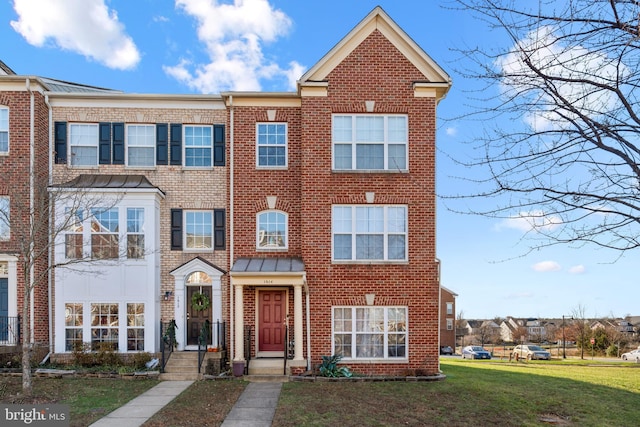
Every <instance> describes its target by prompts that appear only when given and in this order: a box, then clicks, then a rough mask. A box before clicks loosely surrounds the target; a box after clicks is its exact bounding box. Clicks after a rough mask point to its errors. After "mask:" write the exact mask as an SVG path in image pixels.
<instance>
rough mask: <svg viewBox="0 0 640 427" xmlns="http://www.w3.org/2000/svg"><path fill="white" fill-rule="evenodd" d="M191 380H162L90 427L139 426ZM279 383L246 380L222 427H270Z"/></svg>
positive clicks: (278, 393)
mask: <svg viewBox="0 0 640 427" xmlns="http://www.w3.org/2000/svg"><path fill="white" fill-rule="evenodd" d="M191 384H193V381H162V382H161V383H160V384H158V385H157V386H155V387H153V388H151V389H149V390H147V391H146V392H144V393H142V394H141V395H140V396H138V397H136V398H135V399H133V400H131V401H130V402H129V403H127V404H125V405H124V406H122V407H120V408H118V409H116V410H115V411H113V412H111V413H109V414H107V415H106V416H104V417H103V418H100V419H99V420H98V421H96V422H95V423H93V424H91V426H90V427H139V426H141V425H142V424H144V423H145V422H146V421H147V420H148V419H149V418H151V417H152V416H153V414H155V413H156V412H158V411H159V410H160V409H162V408H163V407H164V406H165V405H167V404H168V403H169V402H171V401H172V400H173V399H174V398H175V397H176V396H178V395H179V394H180V393H182V392H183V391H184V390H186V389H187V388H188V387H189V386H190V385H191ZM281 389H282V383H270V382H266V383H249V384H248V385H247V388H245V390H244V391H243V392H242V394H241V395H240V398H239V399H238V401H237V402H236V404H235V405H234V406H233V408H232V409H231V412H229V415H227V418H226V419H225V420H224V422H223V423H222V427H270V426H271V422H272V421H273V416H274V415H275V413H276V405H277V404H278V398H279V397H280V390H281Z"/></svg>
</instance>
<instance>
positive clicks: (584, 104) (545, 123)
mask: <svg viewBox="0 0 640 427" xmlns="http://www.w3.org/2000/svg"><path fill="white" fill-rule="evenodd" d="M554 31H555V29H554V28H552V27H549V26H544V27H540V28H537V29H536V30H535V31H532V32H531V33H529V34H528V35H527V37H524V38H523V39H521V40H519V41H518V42H517V44H516V45H514V47H513V48H512V52H511V53H510V54H508V55H506V56H504V57H502V58H500V59H499V60H498V61H496V66H497V67H498V68H499V70H500V72H502V73H504V75H505V77H504V78H503V80H502V81H501V88H502V90H503V91H504V92H510V91H514V93H516V94H519V95H520V96H521V94H522V93H525V92H524V91H525V90H529V89H533V90H534V92H535V95H534V94H533V93H532V94H531V95H532V96H535V97H536V99H535V100H534V99H532V100H531V102H535V104H536V105H537V106H538V109H537V110H535V109H532V110H531V112H530V113H528V114H526V115H525V116H524V121H525V122H526V123H527V124H528V125H529V126H530V127H531V128H532V129H534V130H535V131H544V130H549V129H554V128H562V127H564V126H567V125H568V122H567V119H565V118H562V117H560V115H559V114H558V112H557V107H556V105H555V101H554V100H553V99H552V98H551V97H550V96H549V95H548V94H547V93H545V92H543V91H542V90H539V89H538V88H539V87H540V77H539V76H538V75H537V74H536V73H534V72H533V71H532V70H531V69H530V68H529V67H528V66H527V65H526V64H525V63H524V61H523V56H524V55H525V53H526V54H527V57H528V59H529V60H530V61H531V63H532V64H533V65H534V66H535V67H537V68H538V69H540V70H542V71H543V72H544V73H545V74H546V75H549V76H554V77H557V78H559V79H558V80H556V81H554V83H553V84H554V87H555V89H556V90H557V91H558V93H559V94H560V95H561V96H562V97H563V98H565V99H566V100H567V101H568V103H569V104H570V105H572V107H575V108H578V109H579V110H581V111H582V112H583V113H586V114H589V115H599V114H601V112H607V111H611V110H612V108H613V106H614V105H615V103H616V101H617V99H616V97H615V94H614V93H613V92H611V91H607V90H601V89H597V88H596V87H595V85H594V84H587V83H578V82H576V81H574V82H570V81H565V82H562V81H561V80H562V79H573V80H577V81H579V80H580V79H584V80H585V81H591V82H598V83H606V82H611V81H615V80H616V78H619V77H621V76H624V75H626V74H628V73H629V69H628V68H627V67H626V66H625V65H624V64H622V63H620V62H618V61H617V58H608V57H607V56H606V54H605V53H602V52H595V51H590V50H588V49H586V48H584V47H582V46H570V47H568V46H565V45H563V44H562V43H561V42H560V41H558V40H559V39H558V36H557V35H556V34H555V33H554ZM560 40H561V39H560ZM523 52H525V53H523ZM562 113H563V114H564V115H567V116H569V117H572V116H574V114H573V113H570V112H568V111H567V110H564V109H563V110H562Z"/></svg>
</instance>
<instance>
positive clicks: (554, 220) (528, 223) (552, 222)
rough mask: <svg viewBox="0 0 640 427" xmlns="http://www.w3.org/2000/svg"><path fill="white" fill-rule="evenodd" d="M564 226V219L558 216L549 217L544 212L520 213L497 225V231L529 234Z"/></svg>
mask: <svg viewBox="0 0 640 427" xmlns="http://www.w3.org/2000/svg"><path fill="white" fill-rule="evenodd" d="M560 224H562V219H561V218H560V217H559V216H557V215H547V214H545V213H544V212H543V211H539V210H538V211H529V212H520V213H519V214H518V215H515V216H512V217H510V218H505V219H503V220H502V221H500V222H499V223H498V224H496V225H495V227H494V228H495V230H497V231H500V230H502V229H503V228H508V229H515V230H520V231H523V232H529V231H531V230H544V231H552V230H554V229H556V228H557V227H558V226H559V225H560Z"/></svg>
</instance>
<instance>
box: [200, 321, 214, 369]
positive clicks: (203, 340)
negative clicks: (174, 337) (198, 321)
mask: <svg viewBox="0 0 640 427" xmlns="http://www.w3.org/2000/svg"><path fill="white" fill-rule="evenodd" d="M210 337H211V322H209V321H208V320H206V321H205V322H204V323H203V324H202V327H201V328H200V335H199V336H198V373H200V371H201V369H202V361H203V360H204V354H205V353H206V352H207V342H208V341H209V338H210Z"/></svg>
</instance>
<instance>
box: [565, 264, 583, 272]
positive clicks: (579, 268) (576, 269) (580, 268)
mask: <svg viewBox="0 0 640 427" xmlns="http://www.w3.org/2000/svg"><path fill="white" fill-rule="evenodd" d="M585 271H587V269H586V267H585V266H584V265H582V264H580V265H574V266H571V267H570V268H569V273H570V274H582V273H584V272H585Z"/></svg>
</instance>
